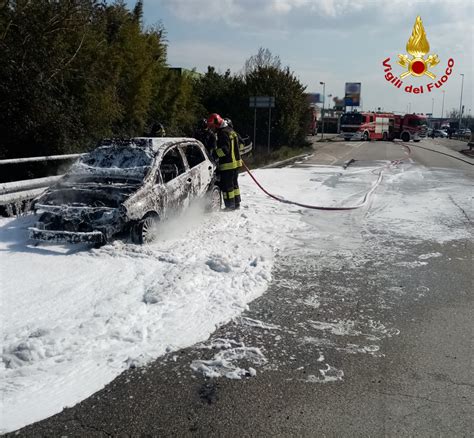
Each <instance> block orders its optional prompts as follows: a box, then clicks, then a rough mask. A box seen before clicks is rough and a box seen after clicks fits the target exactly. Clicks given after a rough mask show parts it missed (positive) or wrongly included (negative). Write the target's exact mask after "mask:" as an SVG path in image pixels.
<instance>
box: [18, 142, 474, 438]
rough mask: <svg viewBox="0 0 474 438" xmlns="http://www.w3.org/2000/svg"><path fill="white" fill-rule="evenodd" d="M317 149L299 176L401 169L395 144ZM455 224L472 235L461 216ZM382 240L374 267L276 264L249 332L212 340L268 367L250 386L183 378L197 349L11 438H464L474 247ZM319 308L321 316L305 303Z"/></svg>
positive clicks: (253, 307)
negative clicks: (310, 168)
mask: <svg viewBox="0 0 474 438" xmlns="http://www.w3.org/2000/svg"><path fill="white" fill-rule="evenodd" d="M446 141H447V140H446ZM410 145H412V143H410ZM420 145H422V146H427V147H429V148H432V149H436V150H439V151H441V152H445V153H448V154H451V153H452V154H454V155H455V156H456V157H457V156H459V157H463V158H465V157H464V156H463V155H461V154H460V153H459V152H458V151H457V150H456V148H457V147H458V146H459V147H461V145H454V144H453V143H451V144H450V143H444V141H443V140H438V141H431V140H430V141H427V142H422V144H420ZM314 147H315V153H314V154H313V156H312V157H311V158H309V159H307V160H305V161H304V163H300V164H308V163H312V164H333V165H339V164H343V163H344V162H345V161H347V160H348V159H350V158H354V159H356V160H358V161H360V162H367V161H368V160H374V159H390V160H392V159H393V160H394V159H399V158H403V157H405V158H406V154H405V150H404V148H402V147H401V144H392V143H384V142H377V143H374V142H371V143H361V142H359V143H347V142H328V143H315V146H314ZM412 150H413V151H412V155H411V157H410V158H411V159H413V160H415V161H417V162H419V163H421V164H423V165H424V166H428V167H451V168H456V169H462V170H464V171H466V174H469V175H470V177H472V166H471V165H470V164H468V163H466V162H462V161H458V160H456V159H455V158H449V157H447V156H445V155H440V154H436V153H433V152H429V151H426V150H423V149H417V148H412ZM473 162H474V160H473ZM296 165H298V163H297V164H296ZM464 213H465V227H466V228H471V229H472V217H471V216H470V212H464ZM379 237H380V236H378V237H377V240H376V244H377V245H378V250H379V251H378V254H379V255H380V254H384V257H383V258H382V259H378V260H375V259H374V258H371V257H370V250H369V248H366V249H365V250H366V253H365V254H364V257H362V256H361V257H359V256H358V255H354V254H348V255H345V253H344V251H335V252H334V253H331V252H330V251H329V252H328V254H327V255H326V256H325V258H324V260H322V259H321V250H320V248H319V247H318V244H317V242H315V243H314V244H308V243H307V242H306V243H305V244H304V245H301V246H300V247H298V248H295V249H294V250H293V251H291V252H290V253H285V254H278V255H277V261H276V265H275V269H274V273H273V277H274V278H273V281H272V283H271V285H270V287H269V289H268V291H267V292H266V293H265V294H264V295H263V296H261V297H260V298H258V299H257V300H255V301H254V302H252V303H251V304H250V306H249V310H248V311H247V312H245V314H244V317H246V318H251V319H247V320H242V319H240V320H239V319H237V320H235V321H232V322H230V323H228V324H226V325H224V326H222V327H220V328H218V329H217V330H216V332H215V333H214V334H213V336H212V339H217V338H226V339H234V340H237V341H239V342H241V343H243V344H245V345H246V346H250V347H258V348H260V349H261V351H262V352H263V353H264V356H265V358H266V363H265V364H260V365H259V366H255V365H254V364H252V363H245V362H243V363H241V364H239V365H240V366H242V367H248V366H253V367H255V368H256V369H257V375H256V376H255V377H246V378H243V379H241V380H230V379H226V378H215V379H208V378H205V377H203V376H202V375H201V374H199V373H195V372H193V371H192V370H191V368H190V364H191V362H192V361H193V360H196V359H210V358H212V357H213V356H214V354H215V353H216V350H213V349H209V348H203V346H202V345H197V346H193V347H190V348H187V349H184V350H181V351H178V352H174V353H170V354H169V355H167V356H165V357H163V358H159V359H158V360H156V361H155V362H153V363H151V364H149V365H147V366H145V367H142V368H137V369H130V370H128V371H126V372H124V373H123V374H122V375H120V376H119V377H118V378H116V379H115V380H114V381H113V382H111V383H110V384H109V385H107V386H106V387H105V388H104V389H102V390H101V391H99V392H98V393H96V394H94V395H93V396H91V397H90V398H88V399H86V400H84V401H83V402H81V403H79V404H78V405H76V406H74V407H72V408H66V409H64V410H63V411H62V412H61V413H59V414H57V415H55V416H53V417H51V418H48V419H46V420H43V421H41V422H38V423H35V424H33V425H30V426H27V427H25V428H23V429H21V430H19V431H17V432H16V433H12V434H10V435H12V436H13V435H16V436H34V437H37V436H68V437H73V436H88V437H89V436H91V437H94V436H206V437H213V436H215V437H217V436H219V437H246V436H255V437H267V436H272V437H273V436H281V437H288V436H307V437H315V436H338V437H339V436H449V437H452V436H472V431H473V430H474V428H473V426H474V425H473V422H472V418H473V413H474V412H473V402H474V391H473V386H474V382H473V375H472V370H473V366H472V365H473V363H472V361H473V349H472V347H473V344H472V342H473V328H472V319H473V309H474V306H473V296H472V291H473V290H474V288H473V274H472V269H473V266H472V262H473V259H472V254H473V243H472V240H471V241H470V240H467V239H463V240H456V241H449V242H447V243H443V244H441V243H437V242H434V241H422V242H420V241H410V240H406V241H405V240H401V241H397V242H395V241H393V240H392V239H391V237H390V234H388V235H387V236H386V237H383V236H382V238H379ZM348 238H351V236H348ZM372 244H374V242H372ZM427 253H428V254H429V253H440V254H442V256H441V257H437V258H433V259H430V263H428V264H427V265H422V266H419V267H417V269H416V270H410V269H404V268H403V263H406V262H413V261H416V260H419V257H420V256H422V255H423V254H427ZM346 256H347V261H346V262H344V263H343V265H342V266H343V269H337V270H334V269H331V258H334V259H336V258H337V259H338V260H337V262H338V263H340V258H341V257H346ZM338 266H340V264H339V265H338ZM388 291H390V293H388ZM315 294H317V296H318V302H315V301H311V300H314V297H315ZM252 319H253V320H258V321H263V322H264V323H265V324H267V325H266V326H265V325H264V326H261V325H260V326H259V325H258V324H255V323H253V322H252ZM335 320H343V321H347V322H348V324H349V325H348V326H347V327H346V328H347V330H348V332H350V331H351V330H352V331H353V333H346V334H344V333H342V334H341V333H339V334H338V335H337V336H336V335H332V334H331V332H330V331H325V332H324V333H325V334H326V336H325V337H323V336H321V330H315V326H314V324H316V325H317V324H323V323H325V322H327V323H331V321H335ZM315 321H316V322H315ZM209 342H210V341H209ZM209 342H207V344H208V345H209ZM322 371H323V372H322ZM324 373H326V376H324Z"/></svg>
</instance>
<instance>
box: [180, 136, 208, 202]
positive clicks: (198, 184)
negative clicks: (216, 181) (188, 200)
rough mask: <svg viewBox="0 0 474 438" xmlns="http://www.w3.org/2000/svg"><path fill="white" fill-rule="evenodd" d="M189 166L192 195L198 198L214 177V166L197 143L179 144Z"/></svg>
mask: <svg viewBox="0 0 474 438" xmlns="http://www.w3.org/2000/svg"><path fill="white" fill-rule="evenodd" d="M181 148H182V150H183V153H184V155H185V157H186V161H187V164H188V167H189V174H190V177H191V180H192V184H191V186H192V187H191V190H192V197H197V198H200V197H202V196H203V195H204V193H205V192H206V191H207V190H208V188H209V184H210V183H211V181H212V180H213V177H214V166H213V164H212V163H211V162H210V161H209V159H208V158H207V156H206V154H205V151H204V150H203V148H202V147H201V146H200V145H198V144H197V143H188V144H185V145H183V146H181Z"/></svg>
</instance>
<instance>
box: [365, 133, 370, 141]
mask: <svg viewBox="0 0 474 438" xmlns="http://www.w3.org/2000/svg"><path fill="white" fill-rule="evenodd" d="M364 141H370V137H369V133H368V132H367V131H365V132H364Z"/></svg>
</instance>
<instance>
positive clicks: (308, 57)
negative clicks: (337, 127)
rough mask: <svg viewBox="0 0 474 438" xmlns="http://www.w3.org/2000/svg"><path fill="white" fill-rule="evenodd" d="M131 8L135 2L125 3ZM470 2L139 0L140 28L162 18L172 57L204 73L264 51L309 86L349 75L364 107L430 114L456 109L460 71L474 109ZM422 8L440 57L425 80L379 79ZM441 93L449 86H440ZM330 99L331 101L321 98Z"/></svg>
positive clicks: (330, 86) (335, 91)
mask: <svg viewBox="0 0 474 438" xmlns="http://www.w3.org/2000/svg"><path fill="white" fill-rule="evenodd" d="M127 3H128V4H129V5H130V7H133V5H134V4H135V0H127ZM473 5H474V3H473V2H471V1H469V0H451V1H450V0H443V1H437V0H425V1H419V0H390V1H386V0H380V1H370V0H350V1H349V0H206V1H204V2H203V1H197V0H144V21H145V24H146V25H153V24H156V23H162V24H163V26H164V27H165V29H166V32H167V40H168V63H169V64H170V65H171V66H173V67H184V68H195V69H196V70H197V71H198V72H205V71H206V70H207V66H208V65H212V66H214V67H216V68H217V69H218V70H220V71H225V70H227V69H230V70H231V71H232V72H233V73H238V72H239V71H241V70H242V67H243V65H244V63H245V60H246V59H248V58H249V57H250V56H252V55H254V54H256V53H257V51H258V49H259V47H263V48H268V49H269V50H270V51H271V52H272V53H273V54H274V55H278V56H279V57H280V58H281V60H282V62H283V64H284V65H287V66H289V67H290V69H291V70H292V71H293V72H294V73H295V74H296V76H297V77H298V78H299V80H300V81H301V82H302V83H303V84H304V85H305V86H306V87H307V91H308V92H315V93H322V91H323V89H322V86H321V85H320V82H325V84H326V85H325V91H326V96H328V95H332V96H338V97H343V96H344V84H345V83H346V82H361V83H362V109H364V110H369V109H377V108H379V107H380V108H382V109H383V110H386V111H399V112H407V111H408V110H411V111H412V112H419V113H431V112H432V108H433V113H434V116H435V117H440V116H441V110H442V101H443V94H444V114H446V111H449V110H451V109H452V108H456V109H459V106H460V96H461V87H462V77H461V75H460V74H461V73H463V74H464V84H463V99H462V101H463V104H464V105H465V114H466V115H467V114H469V109H471V110H472V107H473V96H472V88H473V87H472V86H473V78H472V72H473V70H474V69H473V25H472V22H473V18H474V14H473V12H474V6H473ZM417 15H420V16H421V19H422V21H423V25H424V27H425V31H426V34H427V38H428V41H429V44H430V49H431V50H430V52H429V54H437V55H438V57H439V59H440V63H439V64H438V65H436V66H434V67H432V68H431V69H430V70H431V72H432V73H433V74H435V75H436V76H437V77H436V79H435V80H431V79H430V78H429V77H427V76H423V77H421V78H414V77H408V78H405V79H404V81H403V87H402V89H397V88H395V87H394V86H393V85H392V84H390V83H389V82H388V81H387V80H386V79H385V77H384V75H385V73H384V72H383V66H382V62H383V60H384V59H386V58H390V60H391V61H390V64H391V65H392V67H393V72H394V73H395V74H396V75H397V76H399V75H400V74H402V73H403V72H404V71H406V68H405V69H404V68H403V67H401V66H399V65H398V64H396V61H397V59H398V54H405V53H406V48H405V46H406V43H407V41H408V39H409V37H410V35H411V32H412V29H413V25H414V23H415V19H416V16H417ZM449 58H453V59H454V63H455V64H454V68H453V73H452V74H451V75H450V76H449V78H448V81H446V82H445V83H444V85H443V86H442V88H440V89H434V90H433V91H431V92H430V93H428V92H427V90H426V85H427V84H428V83H431V82H436V81H437V80H439V79H440V78H441V77H442V75H443V74H444V71H445V69H446V68H447V63H448V60H449ZM410 84H412V85H413V86H419V85H424V90H423V91H424V93H423V94H417V95H415V94H413V93H407V92H405V91H404V90H403V88H404V87H405V86H406V85H410ZM442 90H444V92H445V93H443V92H442ZM330 100H331V99H330V98H327V102H329V101H330Z"/></svg>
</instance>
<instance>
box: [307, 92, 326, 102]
mask: <svg viewBox="0 0 474 438" xmlns="http://www.w3.org/2000/svg"><path fill="white" fill-rule="evenodd" d="M306 99H308V103H309V104H316V103H323V101H322V96H321V94H320V93H308V94H307V95H306Z"/></svg>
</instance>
